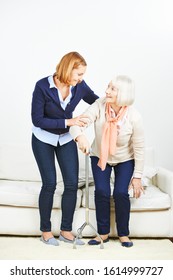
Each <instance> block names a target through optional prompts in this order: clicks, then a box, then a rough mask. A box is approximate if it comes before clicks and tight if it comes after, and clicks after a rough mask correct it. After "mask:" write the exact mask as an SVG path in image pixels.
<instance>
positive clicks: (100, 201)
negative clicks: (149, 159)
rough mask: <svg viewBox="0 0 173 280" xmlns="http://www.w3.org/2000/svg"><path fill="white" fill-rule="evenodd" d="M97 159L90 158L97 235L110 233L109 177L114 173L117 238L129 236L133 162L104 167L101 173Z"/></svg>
mask: <svg viewBox="0 0 173 280" xmlns="http://www.w3.org/2000/svg"><path fill="white" fill-rule="evenodd" d="M97 163H98V158H97V157H93V156H92V157H91V166H92V172H93V177H94V182H95V205H96V219H97V228H98V233H99V234H102V235H104V234H109V232H110V195H111V189H110V177H111V172H112V169H114V172H115V182H114V190H113V199H114V202H115V216H116V221H115V222H116V225H117V233H118V236H128V235H129V216H130V199H129V194H128V187H129V183H130V180H131V178H132V175H133V171H134V160H129V161H126V162H122V163H119V164H117V165H115V166H110V165H109V164H107V165H106V169H105V170H104V171H102V170H101V169H100V167H98V165H97Z"/></svg>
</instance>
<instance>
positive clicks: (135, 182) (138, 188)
mask: <svg viewBox="0 0 173 280" xmlns="http://www.w3.org/2000/svg"><path fill="white" fill-rule="evenodd" d="M130 189H133V197H135V198H139V197H140V196H141V193H144V188H143V186H142V182H141V179H140V178H133V179H132V180H131V183H130V186H129V190H130Z"/></svg>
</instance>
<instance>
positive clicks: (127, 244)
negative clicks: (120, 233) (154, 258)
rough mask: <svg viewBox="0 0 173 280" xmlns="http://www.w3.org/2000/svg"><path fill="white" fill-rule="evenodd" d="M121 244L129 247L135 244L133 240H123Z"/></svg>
mask: <svg viewBox="0 0 173 280" xmlns="http://www.w3.org/2000/svg"><path fill="white" fill-rule="evenodd" d="M121 245H122V246H123V247H127V248H129V247H132V246H133V242H121Z"/></svg>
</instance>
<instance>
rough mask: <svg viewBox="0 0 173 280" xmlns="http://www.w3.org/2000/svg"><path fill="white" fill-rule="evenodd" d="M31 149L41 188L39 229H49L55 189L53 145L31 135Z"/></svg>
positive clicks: (46, 230)
mask: <svg viewBox="0 0 173 280" xmlns="http://www.w3.org/2000/svg"><path fill="white" fill-rule="evenodd" d="M32 149H33V153H34V156H35V159H36V162H37V165H38V168H39V171H40V175H41V179H42V188H41V191H40V195H39V211H40V230H41V231H43V232H48V231H51V221H50V218H51V211H52V206H53V196H54V192H55V189H56V169H55V147H54V146H52V145H49V144H46V143H43V142H42V141H40V140H38V139H37V138H36V137H35V136H34V135H32Z"/></svg>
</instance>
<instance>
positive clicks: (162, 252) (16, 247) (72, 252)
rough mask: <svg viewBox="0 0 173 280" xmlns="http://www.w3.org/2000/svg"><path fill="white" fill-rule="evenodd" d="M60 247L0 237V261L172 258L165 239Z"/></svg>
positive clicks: (172, 249)
mask: <svg viewBox="0 0 173 280" xmlns="http://www.w3.org/2000/svg"><path fill="white" fill-rule="evenodd" d="M83 240H84V241H85V242H86V244H85V245H83V246H76V247H77V248H76V249H74V248H73V245H72V244H69V243H64V242H60V246H50V245H46V244H43V243H42V242H41V241H40V240H39V237H4V236H1V237H0V259H1V260H9V259H11V260H46V259H47V260H136V259H137V260H173V243H172V242H171V241H169V240H168V239H132V241H133V243H134V246H133V247H131V248H124V247H122V246H121V245H120V242H119V241H118V239H111V240H110V241H109V242H108V243H105V244H104V249H100V246H99V245H98V246H89V245H88V244H87V241H88V240H89V239H85V238H84V239H83Z"/></svg>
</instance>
